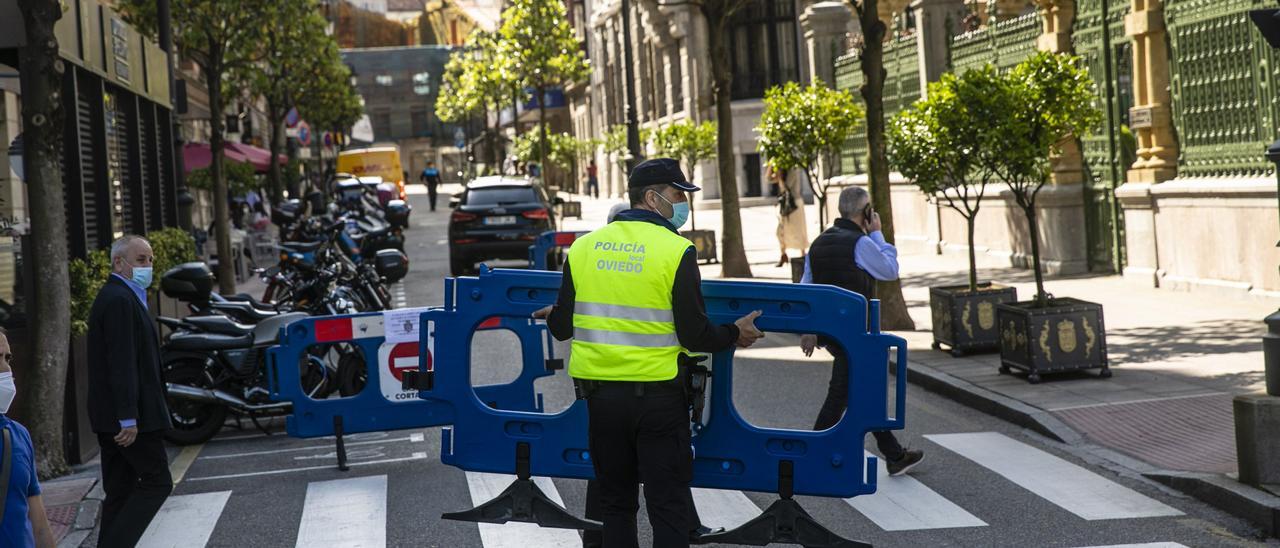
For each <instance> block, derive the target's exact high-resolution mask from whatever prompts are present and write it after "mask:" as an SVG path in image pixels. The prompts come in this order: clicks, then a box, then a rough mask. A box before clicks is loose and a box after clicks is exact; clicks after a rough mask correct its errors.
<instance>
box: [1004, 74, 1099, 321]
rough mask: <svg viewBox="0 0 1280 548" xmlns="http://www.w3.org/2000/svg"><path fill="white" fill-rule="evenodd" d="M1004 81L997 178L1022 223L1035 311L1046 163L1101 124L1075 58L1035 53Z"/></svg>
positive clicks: (1042, 300) (1040, 282) (1040, 297)
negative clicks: (1006, 93)
mask: <svg viewBox="0 0 1280 548" xmlns="http://www.w3.org/2000/svg"><path fill="white" fill-rule="evenodd" d="M1007 79H1008V80H1009V87H1010V88H1011V89H1012V91H1013V93H1014V96H1015V99H1014V100H1013V101H1011V105H1010V106H1011V107H1012V109H1011V115H1010V116H1008V120H1007V121H1006V126H1007V127H1006V129H1005V130H1004V131H1003V133H1005V135H1006V136H1007V138H1006V139H1004V140H1003V141H1002V144H1003V145H1004V148H1003V149H1002V150H1000V151H999V152H998V153H997V155H996V156H997V158H999V159H1002V160H1003V161H1002V162H1000V163H998V164H997V166H996V167H997V170H998V171H999V172H1000V175H1001V177H1002V178H1004V179H1005V180H1006V181H1007V182H1008V183H1009V190H1010V191H1011V192H1012V194H1013V197H1014V201H1016V202H1017V203H1018V207H1020V208H1021V209H1022V212H1023V214H1025V215H1026V218H1027V228H1028V231H1029V233H1030V237H1031V262H1032V267H1031V268H1032V270H1033V271H1034V272H1035V278H1036V298H1035V301H1036V306H1045V305H1046V304H1048V301H1047V298H1046V294H1045V291H1044V275H1043V273H1042V269H1041V266H1040V230H1039V223H1038V222H1037V218H1036V197H1037V196H1038V195H1039V194H1040V189H1042V188H1044V185H1045V184H1046V183H1048V182H1049V179H1050V177H1051V175H1052V173H1053V164H1052V158H1053V157H1055V156H1056V155H1058V154H1060V153H1061V152H1062V147H1063V145H1064V144H1065V143H1068V142H1069V141H1070V140H1072V139H1077V138H1079V137H1080V136H1081V135H1086V134H1088V133H1089V132H1090V131H1092V130H1093V129H1095V128H1096V127H1097V125H1098V124H1100V123H1101V122H1102V111H1101V110H1099V109H1098V108H1097V107H1096V106H1094V105H1095V104H1096V101H1097V93H1096V91H1095V89H1096V88H1095V86H1094V83H1093V80H1091V79H1090V78H1089V72H1088V71H1087V70H1085V69H1084V68H1083V63H1082V61H1081V60H1080V58H1079V57H1075V56H1071V55H1062V54H1054V53H1048V52H1040V53H1036V54H1035V55H1032V56H1031V57H1029V58H1028V59H1026V60H1025V61H1023V62H1021V63H1019V64H1018V65H1017V66H1016V67H1014V68H1013V70H1012V71H1010V72H1009V74H1008V76H1007Z"/></svg>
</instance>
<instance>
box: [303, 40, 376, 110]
mask: <svg viewBox="0 0 1280 548" xmlns="http://www.w3.org/2000/svg"><path fill="white" fill-rule="evenodd" d="M304 74H305V75H304V76H303V77H302V78H299V79H298V82H297V83H296V85H297V88H296V89H295V92H294V103H295V105H296V106H297V107H298V114H299V115H301V116H302V117H303V118H305V119H307V120H308V121H310V123H311V125H312V127H314V128H317V129H320V130H323V131H339V132H346V131H347V130H348V129H350V128H351V126H353V125H355V123H356V121H358V120H359V119H360V116H361V115H362V114H363V113H364V107H363V106H362V105H361V104H360V95H359V94H357V93H356V90H355V87H353V86H352V85H351V69H350V68H348V67H347V65H346V64H345V63H343V62H342V56H341V55H340V54H339V53H338V45H337V44H335V43H333V41H332V40H330V41H328V42H327V43H325V44H324V46H323V49H322V50H321V51H320V52H319V54H318V55H316V56H315V57H313V58H312V59H311V63H309V64H308V66H307V67H305V69H304Z"/></svg>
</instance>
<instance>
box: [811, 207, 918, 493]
mask: <svg viewBox="0 0 1280 548" xmlns="http://www.w3.org/2000/svg"><path fill="white" fill-rule="evenodd" d="M837 207H838V209H839V211H840V218H838V219H836V220H835V224H834V225H833V226H832V227H831V228H828V229H827V230H826V231H824V232H823V233H822V234H821V235H819V236H818V237H817V239H815V240H814V241H813V244H812V245H810V246H809V254H808V255H806V256H805V259H804V276H802V277H801V278H800V283H802V284H828V285H834V286H837V287H842V288H844V289H848V290H849V291H852V292H854V293H858V294H860V295H862V296H864V297H866V298H867V299H868V300H870V299H874V298H875V295H876V281H877V280H882V281H891V280H896V279H898V250H897V248H895V247H893V244H890V243H888V242H886V241H885V240H884V234H883V233H881V232H880V214H878V213H876V212H875V210H874V209H872V207H871V197H870V196H869V195H868V194H867V191H866V189H864V188H861V187H849V188H846V189H844V190H843V191H842V192H840V199H839V202H838V203H837ZM818 346H825V347H826V348H827V351H828V352H830V353H831V355H832V357H834V358H835V362H834V363H833V364H832V365H831V381H830V383H828V385H827V398H826V401H823V402H822V410H821V411H819V412H818V419H817V421H816V422H815V423H814V425H813V429H814V430H826V429H828V428H831V427H832V426H835V424H836V423H837V422H840V417H841V416H843V415H844V411H845V408H846V407H848V403H849V361H848V360H849V357H848V355H847V353H846V352H845V350H844V349H843V348H839V347H836V346H835V345H834V341H831V340H828V339H826V338H825V337H818V336H816V335H804V336H802V337H800V349H801V350H803V351H804V355H805V356H812V355H813V349H814V348H816V347H818ZM872 435H873V436H875V438H876V446H877V448H878V449H880V453H881V454H883V455H884V458H885V461H886V463H885V465H886V468H888V471H889V475H892V476H898V475H901V474H905V473H906V472H907V470H910V469H911V467H913V466H915V465H917V464H919V463H920V461H921V460H923V459H924V452H923V451H919V450H909V449H904V448H903V447H902V445H901V444H899V443H898V440H897V438H895V437H894V436H893V433H892V432H889V431H881V432H872Z"/></svg>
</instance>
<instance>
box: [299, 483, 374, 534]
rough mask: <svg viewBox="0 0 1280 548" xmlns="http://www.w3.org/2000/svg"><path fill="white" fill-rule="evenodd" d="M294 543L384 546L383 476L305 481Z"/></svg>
mask: <svg viewBox="0 0 1280 548" xmlns="http://www.w3.org/2000/svg"><path fill="white" fill-rule="evenodd" d="M296 545H297V546H299V547H307V548H310V547H312V546H327V547H334V548H340V547H350V548H357V547H360V548H371V547H383V546H386V545H387V476H386V475H385V474H384V475H380V476H365V477H362V478H350V479H339V480H329V481H313V482H311V483H309V484H307V498H306V500H305V501H304V502H303V503H302V521H301V522H300V523H299V524H298V542H297V543H296Z"/></svg>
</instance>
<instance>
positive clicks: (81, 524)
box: [76, 499, 102, 529]
mask: <svg viewBox="0 0 1280 548" xmlns="http://www.w3.org/2000/svg"><path fill="white" fill-rule="evenodd" d="M101 512H102V501H98V500H93V499H86V500H85V501H84V502H83V503H81V504H80V513H78V514H76V529H93V526H94V525H97V524H98V514H99V513H101Z"/></svg>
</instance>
